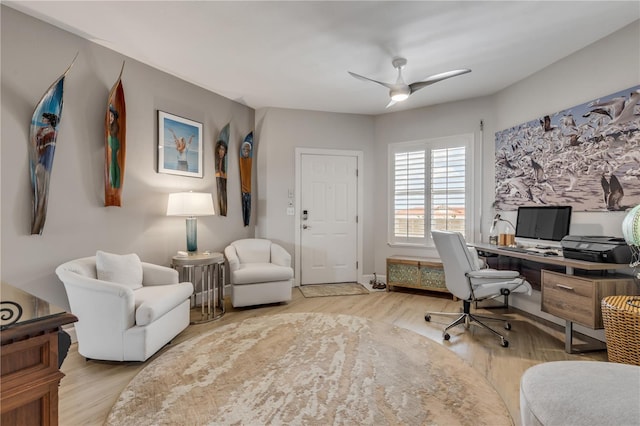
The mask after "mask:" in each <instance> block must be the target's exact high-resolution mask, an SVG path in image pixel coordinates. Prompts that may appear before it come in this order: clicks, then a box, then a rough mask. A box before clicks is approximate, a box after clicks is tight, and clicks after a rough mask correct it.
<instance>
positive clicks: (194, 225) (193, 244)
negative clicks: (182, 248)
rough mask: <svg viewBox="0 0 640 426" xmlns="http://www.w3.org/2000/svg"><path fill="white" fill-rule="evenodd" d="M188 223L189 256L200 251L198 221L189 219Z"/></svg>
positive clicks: (192, 218) (193, 218)
mask: <svg viewBox="0 0 640 426" xmlns="http://www.w3.org/2000/svg"><path fill="white" fill-rule="evenodd" d="M186 222H187V251H188V252H189V254H192V253H195V252H197V251H198V219H196V218H195V217H188V218H187V219H186Z"/></svg>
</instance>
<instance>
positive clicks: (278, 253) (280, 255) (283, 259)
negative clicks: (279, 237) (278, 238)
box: [271, 243, 291, 267]
mask: <svg viewBox="0 0 640 426" xmlns="http://www.w3.org/2000/svg"><path fill="white" fill-rule="evenodd" d="M271 263H275V264H276V265H279V266H287V267H290V266H291V255H290V254H289V252H288V251H286V250H285V249H284V248H283V247H282V246H280V245H278V244H276V243H271Z"/></svg>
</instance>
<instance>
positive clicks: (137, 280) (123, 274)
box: [96, 250, 142, 290]
mask: <svg viewBox="0 0 640 426" xmlns="http://www.w3.org/2000/svg"><path fill="white" fill-rule="evenodd" d="M96 272H97V276H98V279H99V280H102V281H109V282H112V283H118V284H122V285H126V286H127V287H130V288H131V289H132V290H136V289H138V288H141V287H142V262H140V258H139V257H138V255H137V254H135V253H131V254H113V253H107V252H104V251H100V250H98V251H97V252H96Z"/></svg>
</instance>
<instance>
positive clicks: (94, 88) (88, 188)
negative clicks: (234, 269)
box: [0, 6, 256, 308]
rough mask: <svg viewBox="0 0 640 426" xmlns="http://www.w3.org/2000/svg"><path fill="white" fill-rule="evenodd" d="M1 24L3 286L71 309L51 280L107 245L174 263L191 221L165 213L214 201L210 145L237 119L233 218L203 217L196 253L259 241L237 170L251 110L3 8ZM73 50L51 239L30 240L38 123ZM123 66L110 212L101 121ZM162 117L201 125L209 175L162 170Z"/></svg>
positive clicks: (48, 230) (53, 187) (46, 234)
mask: <svg viewBox="0 0 640 426" xmlns="http://www.w3.org/2000/svg"><path fill="white" fill-rule="evenodd" d="M1 19H2V29H1V31H2V46H1V47H2V52H1V53H2V58H1V59H2V131H1V134H2V145H1V150H2V151H1V154H2V155H1V157H2V159H1V165H2V170H1V179H2V180H1V195H2V199H1V203H2V205H1V221H2V235H1V240H2V244H1V251H2V263H1V269H0V273H1V279H2V281H3V282H6V283H9V284H12V285H14V286H16V287H20V288H23V289H26V290H27V291H31V292H32V293H35V294H36V295H39V296H41V297H43V298H45V299H47V300H49V301H50V302H53V303H55V304H58V305H60V306H61V307H64V308H68V304H67V303H68V302H67V300H66V293H65V292H64V287H63V286H62V284H61V283H60V282H59V281H58V279H57V277H56V276H55V274H54V269H55V267H56V266H57V265H59V264H60V263H63V262H65V261H67V260H70V259H73V258H77V257H84V256H91V255H93V254H94V253H95V252H96V250H97V249H102V250H106V251H111V252H115V253H129V252H136V253H138V255H139V256H140V257H141V258H142V259H143V260H145V261H149V262H153V263H157V264H164V265H168V264H169V263H170V259H171V256H172V255H173V254H175V253H176V251H177V250H185V246H186V242H185V221H184V218H179V217H167V216H166V215H165V212H166V202H167V197H168V194H169V193H171V192H176V191H184V190H194V191H202V192H211V193H212V194H213V196H214V200H215V199H216V198H215V197H216V196H217V191H216V185H215V178H214V176H213V171H214V163H213V144H214V140H215V138H216V137H217V136H218V133H219V131H220V129H221V128H222V127H223V126H224V125H225V124H226V123H227V122H229V121H231V149H230V153H229V180H228V204H229V208H228V216H227V217H226V218H225V217H221V216H212V217H201V218H199V219H198V247H199V248H200V249H202V250H204V249H211V250H216V251H221V250H222V249H223V248H224V247H225V246H226V245H227V244H228V243H229V242H230V241H233V240H235V239H237V238H245V237H250V236H253V235H254V225H253V224H254V223H255V218H256V215H255V209H254V213H253V217H252V221H251V226H249V227H247V228H245V227H244V226H243V223H242V216H241V205H240V184H239V169H238V147H239V143H240V141H241V139H242V138H243V137H244V135H246V134H247V133H248V132H249V131H251V130H253V129H254V122H255V118H254V111H253V110H252V109H251V108H248V107H246V106H243V105H241V104H239V103H237V102H233V101H231V100H229V99H226V98H223V97H221V96H219V95H216V94H214V93H211V92H208V91H206V90H203V89H201V88H199V87H196V86H194V85H192V84H188V83H186V82H184V81H182V80H180V79H178V78H175V77H172V76H170V75H168V74H165V73H163V72H161V71H158V70H156V69H153V68H150V67H148V66H146V65H143V64H141V63H139V62H137V61H134V60H132V59H129V58H124V57H123V56H122V55H120V54H117V53H115V52H113V51H111V50H108V49H105V48H103V47H100V46H98V45H96V44H93V43H91V42H89V41H86V40H84V39H82V38H79V37H77V36H75V35H72V34H70V33H68V32H65V31H62V30H60V29H58V28H55V27H53V26H50V25H48V24H45V23H43V22H42V21H38V20H36V19H33V18H31V17H28V16H26V15H23V14H21V13H19V12H17V11H15V10H13V9H10V8H7V7H5V6H2V17H1ZM76 52H79V55H78V59H77V60H76V63H75V64H74V66H73V68H72V69H71V71H70V72H69V74H68V76H67V79H66V80H65V94H64V109H63V113H62V121H61V124H60V126H59V129H58V131H59V133H58V141H57V142H58V143H57V147H56V152H55V160H54V163H53V170H52V176H51V184H50V188H49V206H48V212H47V220H46V224H45V227H44V231H43V234H42V235H30V220H31V185H30V180H29V166H28V153H27V141H28V138H29V125H30V122H31V116H32V114H33V110H34V108H35V106H36V104H37V102H38V101H39V100H40V98H41V96H42V95H43V94H44V92H45V91H46V90H47V88H48V87H49V85H51V84H52V83H53V81H54V80H55V79H57V78H58V77H59V76H60V74H62V72H63V71H64V70H65V69H66V67H67V66H68V65H69V63H70V62H71V60H72V59H73V57H74V56H75V54H76ZM124 59H126V65H125V69H124V74H123V78H122V80H123V85H124V90H125V97H126V100H127V158H126V161H127V165H126V173H125V177H124V191H123V206H122V207H104V178H103V176H104V124H103V123H104V114H105V108H106V102H107V97H108V94H109V90H110V89H111V87H112V85H113V84H114V83H115V80H116V79H117V77H118V73H119V72H120V67H121V66H122V61H123V60H124ZM157 110H162V111H166V112H170V113H172V114H176V115H180V116H183V117H188V118H190V119H192V120H195V121H199V122H201V123H203V125H204V139H203V142H204V156H205V157H204V178H203V179H198V178H190V177H182V176H174V175H168V174H158V173H156V170H157V166H156V162H157V155H156V152H157V140H156V138H157V118H156V117H157ZM254 178H255V173H254ZM254 187H255V186H254ZM216 206H217V204H216ZM217 211H218V209H217V207H216V212H217Z"/></svg>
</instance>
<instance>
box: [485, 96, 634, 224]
mask: <svg viewBox="0 0 640 426" xmlns="http://www.w3.org/2000/svg"><path fill="white" fill-rule="evenodd" d="M495 167H496V194H495V196H496V203H495V206H496V209H498V210H516V209H517V208H518V206H522V205H536V204H540V205H545V204H549V205H559V204H566V205H571V206H573V210H574V211H592V212H595V211H624V210H627V209H629V208H630V207H633V206H635V205H637V204H640V86H635V87H632V88H630V89H626V90H622V91H620V92H617V93H613V94H611V95H609V96H606V97H603V98H599V99H596V100H593V101H591V102H587V103H584V104H581V105H578V106H575V107H573V108H570V109H567V110H564V111H560V112H558V113H555V114H551V115H546V116H544V117H541V118H537V119H534V120H531V121H529V122H527V123H523V124H520V125H518V126H515V127H512V128H510V129H506V130H502V131H499V132H497V133H496V164H495Z"/></svg>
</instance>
